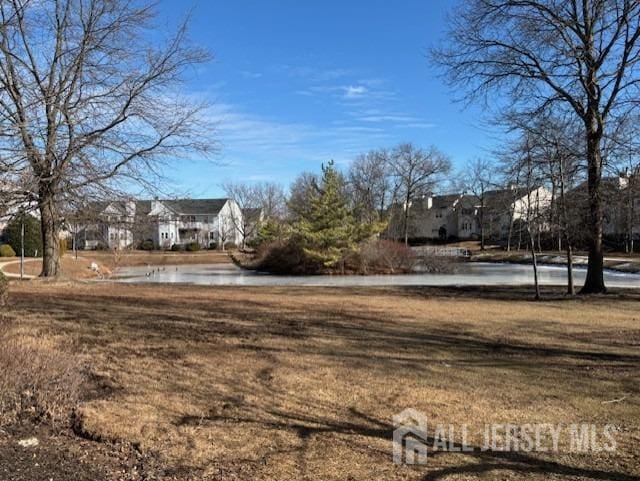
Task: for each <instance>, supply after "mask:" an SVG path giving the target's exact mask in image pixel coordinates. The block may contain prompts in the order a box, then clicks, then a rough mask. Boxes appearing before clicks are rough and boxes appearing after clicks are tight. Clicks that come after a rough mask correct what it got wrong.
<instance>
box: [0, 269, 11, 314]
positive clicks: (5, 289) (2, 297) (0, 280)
mask: <svg viewBox="0 0 640 481" xmlns="http://www.w3.org/2000/svg"><path fill="white" fill-rule="evenodd" d="M8 301H9V281H8V280H7V278H6V277H5V275H4V274H3V273H2V272H0V306H6V305H7V302H8Z"/></svg>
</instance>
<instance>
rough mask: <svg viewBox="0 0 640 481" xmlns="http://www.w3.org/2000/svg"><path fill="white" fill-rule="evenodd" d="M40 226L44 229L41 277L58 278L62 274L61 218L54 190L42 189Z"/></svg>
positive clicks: (39, 204)
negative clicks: (59, 229)
mask: <svg viewBox="0 0 640 481" xmlns="http://www.w3.org/2000/svg"><path fill="white" fill-rule="evenodd" d="M38 206H39V208H40V225H41V228H42V247H43V249H42V251H43V252H42V272H41V274H40V276H41V277H56V276H58V275H59V274H60V241H59V236H58V225H59V218H58V212H57V209H56V204H55V200H54V196H53V192H52V189H51V188H49V187H43V188H41V189H40V199H39V203H38Z"/></svg>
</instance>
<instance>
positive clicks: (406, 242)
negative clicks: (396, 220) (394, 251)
mask: <svg viewBox="0 0 640 481" xmlns="http://www.w3.org/2000/svg"><path fill="white" fill-rule="evenodd" d="M409 199H410V197H409V196H408V195H407V197H406V199H405V204H404V245H405V246H407V247H408V246H409Z"/></svg>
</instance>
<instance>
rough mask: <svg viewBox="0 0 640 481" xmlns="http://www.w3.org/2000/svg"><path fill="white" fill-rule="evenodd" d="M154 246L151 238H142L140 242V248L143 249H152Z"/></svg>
mask: <svg viewBox="0 0 640 481" xmlns="http://www.w3.org/2000/svg"><path fill="white" fill-rule="evenodd" d="M154 248H155V244H154V243H153V241H152V240H151V239H146V240H143V241H142V242H141V243H140V249H141V250H143V251H152V250H153V249H154Z"/></svg>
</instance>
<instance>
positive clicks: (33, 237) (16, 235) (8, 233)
mask: <svg viewBox="0 0 640 481" xmlns="http://www.w3.org/2000/svg"><path fill="white" fill-rule="evenodd" d="M23 220H24V255H25V256H26V257H36V256H37V255H42V231H41V230H40V221H39V220H38V219H36V218H35V217H33V216H31V215H17V216H15V217H13V218H12V219H11V220H10V221H9V223H8V224H7V226H6V227H5V229H4V237H5V240H6V241H7V244H9V245H10V246H11V247H12V248H13V251H14V252H20V247H21V245H22V232H21V231H22V222H23Z"/></svg>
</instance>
